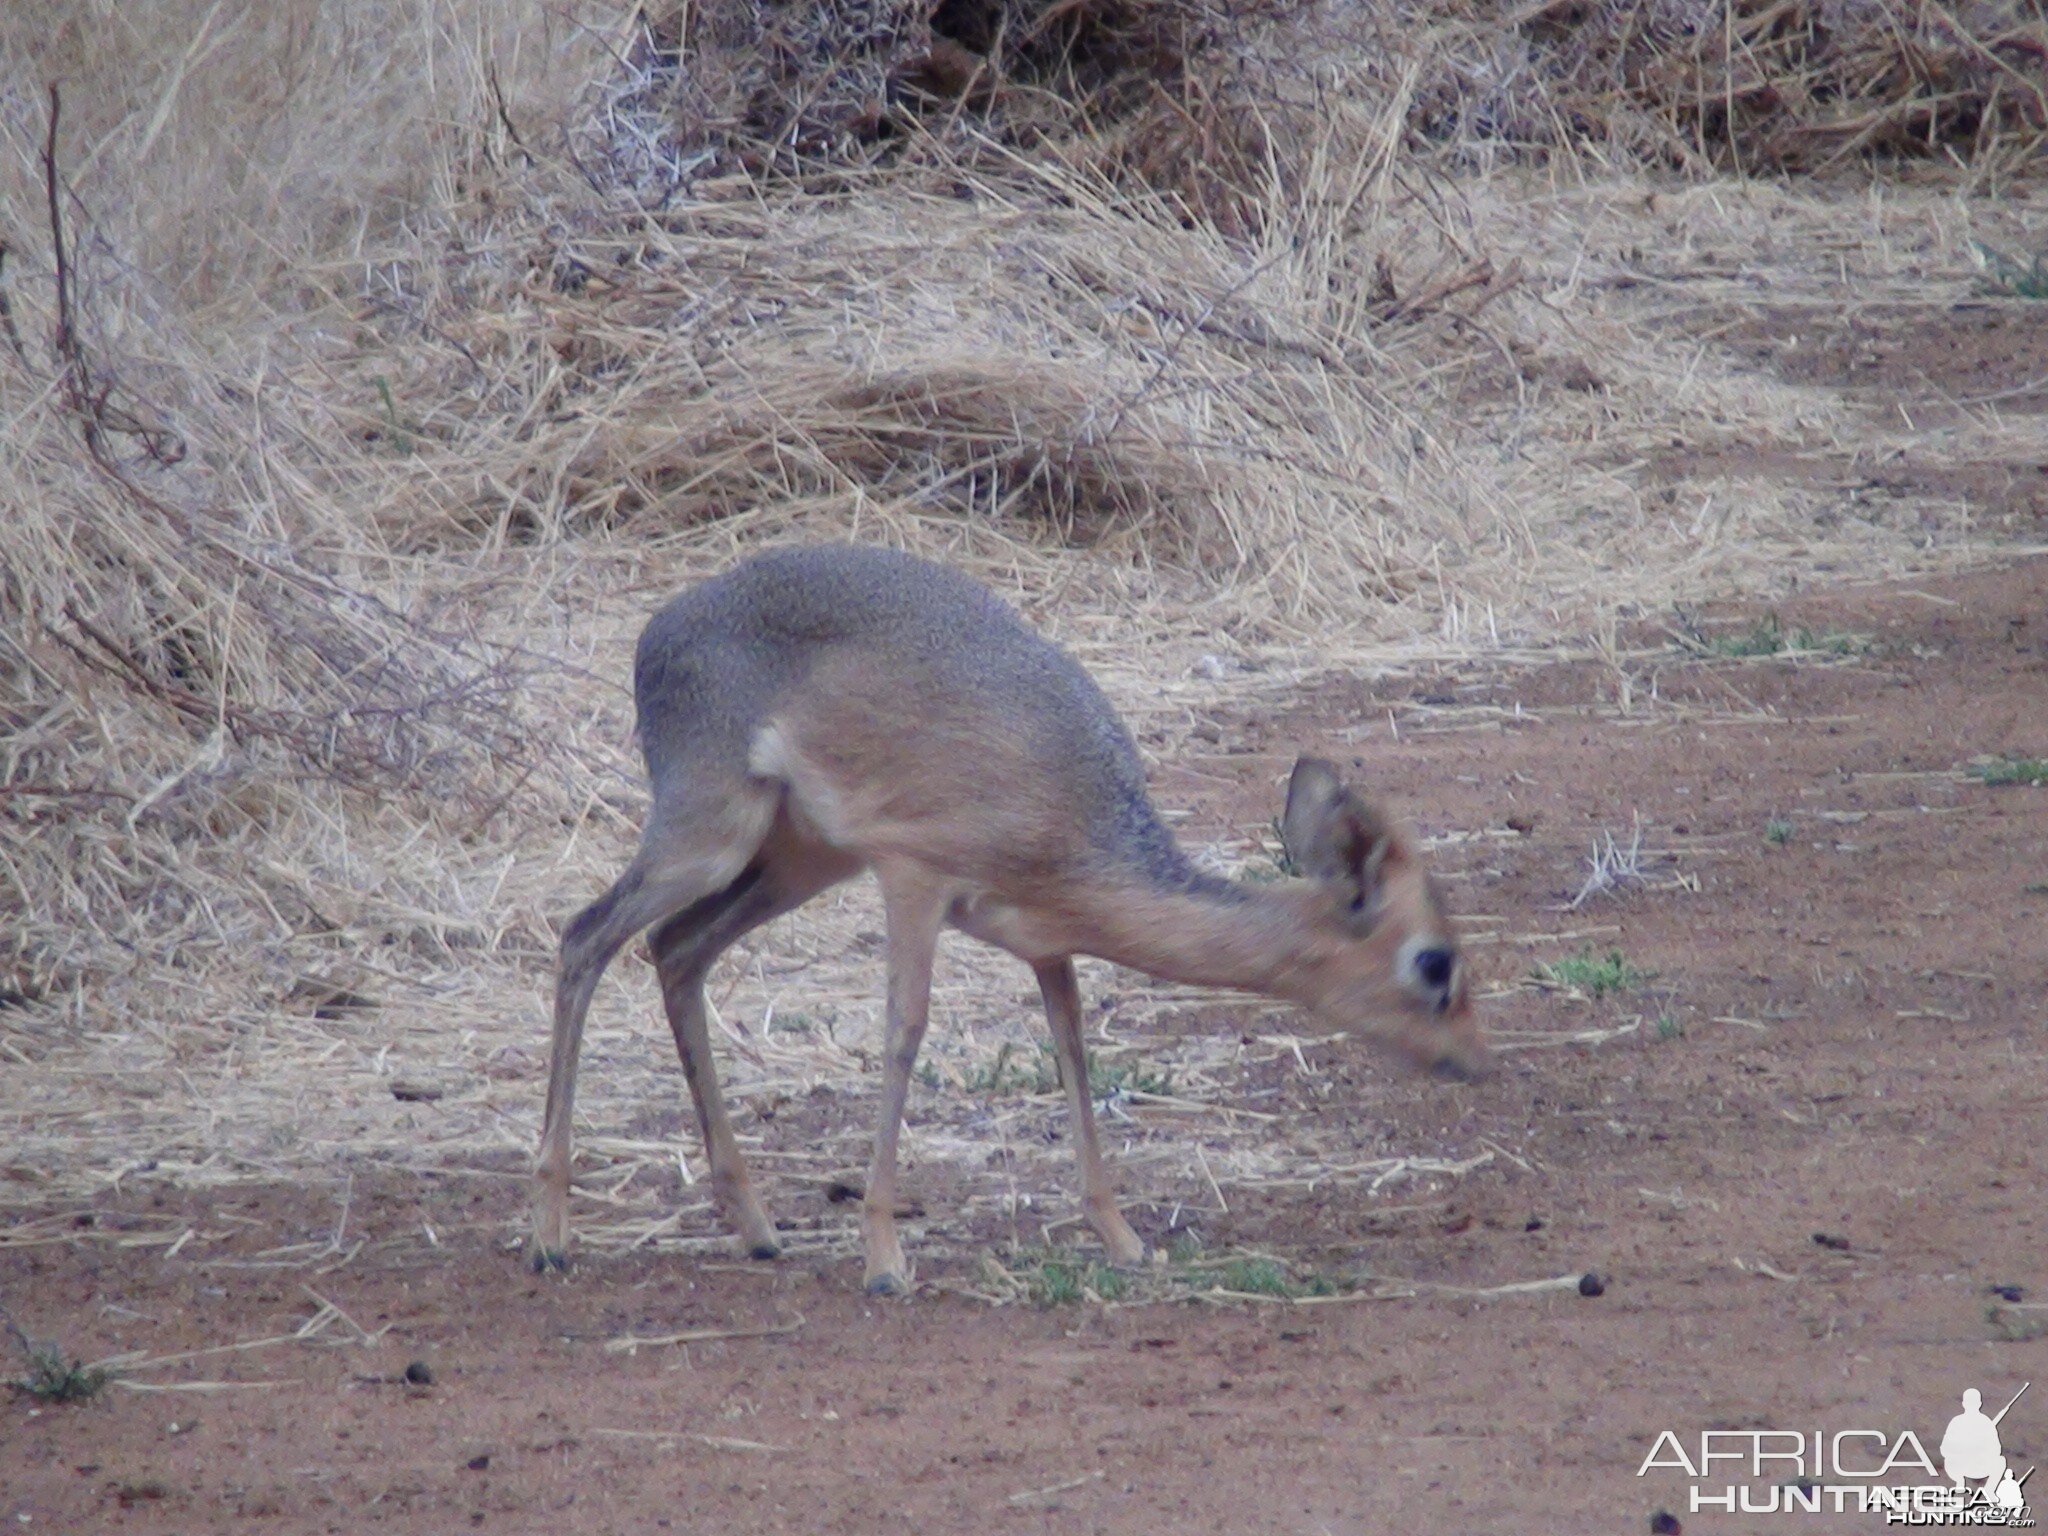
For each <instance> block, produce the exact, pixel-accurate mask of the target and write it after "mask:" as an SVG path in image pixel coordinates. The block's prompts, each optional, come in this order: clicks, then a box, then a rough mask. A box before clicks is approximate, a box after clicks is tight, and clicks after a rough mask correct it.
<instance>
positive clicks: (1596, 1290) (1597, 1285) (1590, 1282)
mask: <svg viewBox="0 0 2048 1536" xmlns="http://www.w3.org/2000/svg"><path fill="white" fill-rule="evenodd" d="M1606 1291H1607V1282H1606V1281H1605V1280H1602V1279H1601V1278H1600V1277H1599V1276H1598V1275H1596V1274H1594V1273H1593V1272H1592V1271H1591V1270H1590V1269H1589V1270H1587V1271H1586V1272H1585V1273H1584V1274H1583V1275H1581V1276H1579V1294H1580V1295H1581V1296H1601V1295H1605V1294H1606Z"/></svg>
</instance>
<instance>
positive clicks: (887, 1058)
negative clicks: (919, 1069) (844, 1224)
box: [863, 871, 945, 1296]
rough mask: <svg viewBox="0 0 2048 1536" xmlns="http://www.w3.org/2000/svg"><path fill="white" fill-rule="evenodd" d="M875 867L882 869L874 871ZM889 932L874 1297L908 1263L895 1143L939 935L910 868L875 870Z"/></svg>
mask: <svg viewBox="0 0 2048 1536" xmlns="http://www.w3.org/2000/svg"><path fill="white" fill-rule="evenodd" d="M878 873H881V872H879V871H878ZM881 880H882V904H883V908H884V911H885V913H886V916H887V923H886V927H887V929H888V935H889V1005H888V1029H887V1037H886V1040H885V1043H884V1046H883V1052H882V1117H881V1120H880V1121H879V1122H878V1123H877V1125H876V1127H875V1157H874V1163H873V1165H872V1166H871V1167H870V1168H869V1169H868V1191H867V1199H866V1202H865V1205H864V1207H863V1214H864V1216H865V1239H866V1248H867V1276H866V1284H867V1288H868V1291H869V1293H870V1294H872V1295H876V1296H907V1295H908V1294H909V1293H910V1268H909V1266H908V1265H906V1264H905V1263H904V1262H903V1245H902V1244H901V1243H900V1242H898V1241H897V1238H896V1143H897V1139H898V1137H899V1135H900V1134H901V1131H902V1128H903V1105H904V1102H905V1100H907V1099H908V1098H909V1096H910V1073H911V1069H912V1068H913V1067H915V1066H916V1065H917V1052H918V1047H919V1046H921V1045H922V1044H923V1043H924V1029H925V1023H926V1021H927V1019H928V1017H929V1015H930V1011H931V998H932V952H933V950H934V949H935V948H936V947H937V945H938V942H939V923H940V921H941V919H942V917H943V916H944V913H945V900H944V898H943V897H942V896H941V895H940V894H939V893H938V892H937V891H936V890H934V889H933V888H932V886H931V884H930V882H929V881H928V880H926V879H924V878H921V877H919V876H917V875H892V874H888V873H882V874H881Z"/></svg>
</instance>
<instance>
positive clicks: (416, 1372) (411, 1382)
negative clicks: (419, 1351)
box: [405, 1360, 434, 1387]
mask: <svg viewBox="0 0 2048 1536" xmlns="http://www.w3.org/2000/svg"><path fill="white" fill-rule="evenodd" d="M405 1384H406V1385H407V1386H409V1387H431V1386H432V1385H433V1384H434V1371H433V1367H431V1366H430V1365H428V1364H427V1362H426V1361H424V1360H415V1361H413V1363H412V1364H411V1365H408V1366H407V1367H406V1368H405Z"/></svg>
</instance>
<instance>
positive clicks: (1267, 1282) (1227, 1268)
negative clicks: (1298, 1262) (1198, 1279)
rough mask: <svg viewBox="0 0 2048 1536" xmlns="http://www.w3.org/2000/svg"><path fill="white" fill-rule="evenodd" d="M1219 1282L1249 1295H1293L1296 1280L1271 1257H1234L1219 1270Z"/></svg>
mask: <svg viewBox="0 0 2048 1536" xmlns="http://www.w3.org/2000/svg"><path fill="white" fill-rule="evenodd" d="M1216 1280H1217V1284H1218V1285H1219V1286H1221V1288H1222V1289H1224V1290H1226V1291H1240V1292H1242V1293H1244V1294H1245V1295H1247V1296H1291V1295H1292V1294H1293V1293H1294V1282H1293V1281H1291V1280H1290V1279H1288V1278H1287V1271H1286V1270H1284V1269H1282V1268H1281V1267H1280V1266H1279V1265H1278V1264H1275V1263H1274V1262H1273V1261H1272V1260H1271V1259H1232V1260H1231V1261H1230V1262H1229V1263H1228V1264H1226V1265H1224V1266H1223V1268H1222V1269H1221V1270H1219V1271H1218V1272H1217V1276H1216Z"/></svg>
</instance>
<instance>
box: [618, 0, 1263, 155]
mask: <svg viewBox="0 0 2048 1536" xmlns="http://www.w3.org/2000/svg"><path fill="white" fill-rule="evenodd" d="M1302 8H1303V6H1302V4H1301V0H1056V3H1055V0H943V3H940V4H937V5H934V4H932V3H931V0H751V3H749V4H744V5H738V6H727V7H705V6H701V5H691V4H678V3H673V0H670V3H667V4H663V5H659V6H655V7H651V8H649V9H648V10H646V11H645V12H643V13H642V15H641V17H640V19H639V22H638V25H637V26H636V29H635V32H634V35H633V36H632V38H631V40H630V42H629V44H628V46H627V47H626V48H625V49H624V50H623V51H622V59H623V68H622V71H621V75H620V77H619V79H618V81H617V82H616V83H615V84H614V86H613V87H612V88H610V90H609V92H608V96H607V112H608V113H609V114H610V115H612V116H614V117H615V118H617V119H619V120H621V121H630V122H635V123H636V124H637V127H636V129H635V135H636V136H637V137H639V138H641V139H642V140H643V141H645V142H649V143H652V142H654V141H656V140H660V139H663V138H666V139H667V140H668V148H667V149H666V150H665V151H657V152H654V153H652V154H650V156H649V157H648V158H649V160H650V161H666V163H667V164H668V165H669V166H670V167H671V168H672V169H677V170H684V171H686V172H694V171H698V170H709V171H712V172H714V173H715V172H716V171H719V170H723V169H731V168H733V167H738V168H741V169H744V170H746V171H747V172H749V173H751V174H757V175H758V174H762V173H771V172H772V173H776V174H780V175H785V176H800V177H801V176H815V175H816V174H817V173H826V175H827V177H828V179H830V178H832V177H834V176H836V175H837V173H839V172H842V171H844V170H846V169H847V168H849V167H858V166H871V165H873V164H875V163H877V162H879V161H882V160H885V159H892V158H895V157H896V156H897V155H898V154H899V153H900V151H901V150H902V149H903V147H904V144H905V142H906V140H907V139H913V138H916V137H918V136H920V135H923V134H927V133H931V132H938V133H939V134H940V135H941V136H947V135H949V134H950V133H951V131H952V130H954V129H957V128H959V127H961V126H962V120H963V118H964V119H966V120H967V126H969V127H970V129H971V131H972V132H973V133H977V134H979V133H987V134H990V135H992V136H993V137H994V138H995V139H996V140H998V141H1001V142H1003V143H1007V144H1010V145H1013V146H1032V145H1037V144H1039V143H1041V142H1043V141H1044V140H1046V139H1048V138H1056V137H1061V136H1065V135H1070V134H1072V133H1074V132H1077V131H1084V130H1091V129H1099V128H1103V127H1105V126H1110V125H1114V124H1118V123H1121V122H1123V121H1124V120H1126V119H1128V118H1132V117H1134V116H1137V117H1147V118H1153V119H1156V120H1158V121H1159V122H1161V123H1162V124H1163V122H1164V121H1165V120H1166V119H1168V118H1177V119H1179V120H1180V121H1182V122H1183V123H1184V124H1185V125H1186V126H1189V127H1193V128H1196V130H1197V132H1198V135H1199V136H1201V137H1203V138H1204V139H1206V140H1207V141H1209V142H1210V144H1211V145H1212V147H1213V145H1214V143H1215V142H1216V141H1217V133H1218V128H1217V126H1216V125H1210V126H1209V127H1207V128H1203V127H1202V126H1201V125H1200V122H1199V118H1198V117H1195V116H1191V115H1190V108H1195V109H1197V111H1199V109H1200V108H1201V107H1202V106H1203V105H1204V104H1205V103H1206V102H1207V101H1208V100H1209V99H1210V98H1212V97H1215V96H1217V95H1218V94H1219V89H1218V82H1219V81H1220V80H1221V79H1222V78H1223V77H1224V76H1226V75H1228V74H1231V73H1233V72H1235V71H1236V69H1237V68H1238V64H1239V62H1240V61H1239V59H1238V58H1237V54H1238V53H1239V52H1240V51H1241V49H1242V46H1243V45H1244V44H1245V43H1246V42H1247V41H1248V40H1249V38H1250V37H1251V36H1252V35H1253V34H1254V33H1255V32H1256V31H1257V30H1258V28H1259V26H1260V25H1261V24H1262V23H1264V22H1267V21H1270V20H1272V19H1274V18H1276V17H1279V16H1283V15H1286V14H1289V13H1292V12H1294V11H1296V10H1299V9H1302ZM1224 131H1225V132H1228V133H1230V134H1233V135H1234V136H1238V137H1241V136H1242V135H1243V133H1244V125H1242V124H1237V125H1235V126H1234V127H1230V128H1227V129H1225V130H1224ZM643 187H644V183H643Z"/></svg>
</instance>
